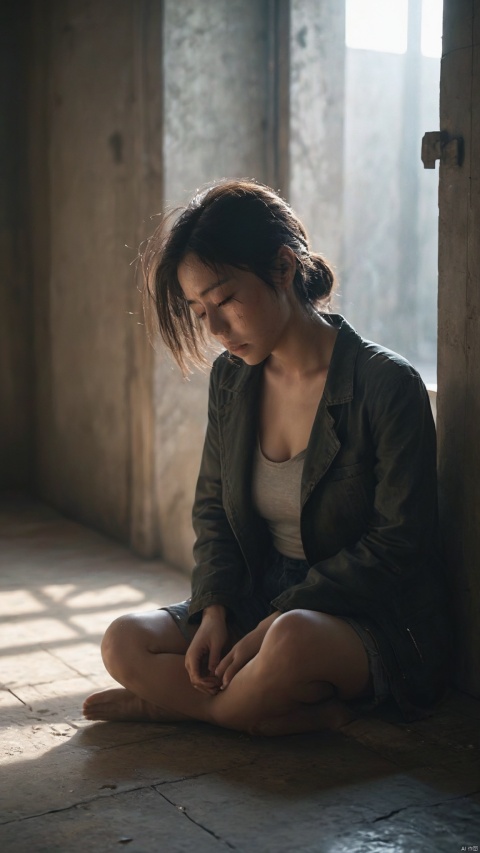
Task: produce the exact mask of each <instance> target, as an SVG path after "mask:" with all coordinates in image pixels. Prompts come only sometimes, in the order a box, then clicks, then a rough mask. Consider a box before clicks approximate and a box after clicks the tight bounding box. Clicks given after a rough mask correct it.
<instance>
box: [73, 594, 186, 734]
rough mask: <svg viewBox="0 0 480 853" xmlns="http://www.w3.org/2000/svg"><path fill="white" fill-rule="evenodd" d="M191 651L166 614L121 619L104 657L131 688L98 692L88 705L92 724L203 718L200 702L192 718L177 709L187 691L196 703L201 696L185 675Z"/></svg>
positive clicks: (111, 632)
mask: <svg viewBox="0 0 480 853" xmlns="http://www.w3.org/2000/svg"><path fill="white" fill-rule="evenodd" d="M187 648H188V643H187V641H186V640H185V639H184V638H183V637H182V635H181V633H180V631H179V630H178V628H177V626H176V624H175V622H174V621H173V619H172V618H171V616H170V615H169V614H168V613H167V612H166V611H163V610H154V611H148V612H146V613H139V614H130V615H127V616H122V617H120V618H119V619H116V620H115V622H113V623H112V624H111V625H110V627H109V628H108V629H107V631H106V632H105V636H104V638H103V641H102V657H103V661H104V664H105V667H106V669H107V671H108V672H109V673H110V675H111V676H112V678H114V679H115V680H116V681H119V682H120V684H124V685H125V687H123V688H109V689H107V690H102V691H99V692H98V693H93V694H92V695H91V696H89V697H88V698H87V699H86V700H85V702H84V705H83V713H84V716H85V717H86V718H87V719H88V720H126V721H145V722H176V721H179V720H188V719H201V717H200V716H198V714H199V713H200V709H199V708H197V707H196V703H195V702H194V703H193V705H192V707H190V705H189V703H188V702H187V703H186V707H187V709H188V710H191V712H192V713H181V712H180V711H179V710H178V709H177V707H176V706H177V701H176V697H177V694H178V693H180V694H183V693H184V692H185V688H186V692H187V693H189V694H193V696H192V699H194V700H196V699H200V697H201V694H199V693H198V691H195V690H194V689H193V688H192V687H191V685H190V681H189V679H188V676H187V673H186V671H185V652H186V650H187ZM146 685H148V689H145V686H146ZM171 694H173V702H172V701H171V699H172V695H171ZM182 698H183V696H182ZM182 704H183V705H185V702H183V703H182Z"/></svg>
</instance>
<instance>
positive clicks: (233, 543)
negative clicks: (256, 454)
mask: <svg viewBox="0 0 480 853" xmlns="http://www.w3.org/2000/svg"><path fill="white" fill-rule="evenodd" d="M217 384H218V378H217V370H216V366H215V364H214V365H213V368H212V372H211V375H210V389H209V399H208V425H207V432H206V436H205V444H204V448H203V454H202V461H201V465H200V473H199V476H198V481H197V488H196V493H195V503H194V507H193V527H194V530H195V533H196V537H197V538H196V542H195V545H194V549H193V555H194V559H195V568H194V570H193V574H192V602H191V605H190V614H191V617H193V619H194V620H195V621H199V618H200V613H201V611H202V610H203V609H204V608H206V607H209V606H210V605H214V604H221V605H223V606H224V607H225V608H228V609H229V610H232V611H235V606H236V605H237V604H238V599H239V596H240V595H241V594H242V590H243V588H244V585H245V581H246V576H247V568H246V565H245V561H244V559H243V555H242V552H241V550H240V547H239V545H238V543H237V540H236V539H235V536H234V533H233V531H232V528H231V526H230V523H229V521H228V518H227V515H226V512H225V508H224V505H223V494H222V492H223V489H222V471H221V460H220V444H219V428H218V402H217Z"/></svg>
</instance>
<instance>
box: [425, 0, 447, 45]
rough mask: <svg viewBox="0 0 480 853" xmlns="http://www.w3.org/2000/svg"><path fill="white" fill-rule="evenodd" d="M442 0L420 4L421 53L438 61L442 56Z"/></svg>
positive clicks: (426, 0) (431, 0)
mask: <svg viewBox="0 0 480 853" xmlns="http://www.w3.org/2000/svg"><path fill="white" fill-rule="evenodd" d="M442 17H443V0H423V2H422V53H423V55H424V56H431V57H432V58H433V59H439V58H440V57H441V55H442Z"/></svg>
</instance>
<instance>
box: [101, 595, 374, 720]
mask: <svg viewBox="0 0 480 853" xmlns="http://www.w3.org/2000/svg"><path fill="white" fill-rule="evenodd" d="M186 648H187V643H186V641H185V640H184V639H183V638H182V636H181V634H180V632H179V631H178V629H177V627H176V625H175V623H174V622H173V620H172V619H171V617H170V616H169V615H168V614H167V613H166V612H164V611H154V612H153V613H147V614H138V615H137V616H130V617H122V619H120V620H116V622H114V623H113V625H112V626H111V627H110V629H109V630H108V631H107V633H106V635H105V640H104V643H103V647H102V651H103V655H104V660H105V665H106V667H107V669H108V670H109V672H110V673H111V675H112V676H113V677H114V678H116V679H117V680H118V681H120V683H122V684H124V685H125V687H126V688H127V690H126V691H125V692H121V691H118V690H115V691H104V692H103V693H100V694H94V695H93V696H91V697H89V699H87V701H86V703H85V714H86V716H87V718H88V719H144V720H161V721H176V720H181V719H196V720H203V721H205V722H210V723H216V724H218V725H221V726H225V727H227V728H233V729H238V730H243V731H245V730H248V731H251V732H252V733H253V732H257V733H264V734H287V733H289V732H298V731H315V730H319V729H321V728H324V727H325V726H327V727H331V726H332V725H336V724H339V720H342V719H343V722H346V721H347V719H348V715H347V717H346V716H345V706H342V705H340V704H339V703H338V702H333V703H328V707H327V703H326V700H327V699H329V698H331V697H332V695H334V688H335V694H336V695H337V696H338V697H339V698H340V699H342V698H343V699H348V698H353V697H354V696H361V695H365V693H366V692H367V691H368V687H369V671H368V658H367V655H366V652H365V649H364V647H363V644H362V642H361V640H360V639H359V637H358V635H357V634H356V632H355V631H354V630H353V628H351V626H349V625H348V624H347V623H345V622H343V621H342V620H341V619H337V618H336V617H333V616H327V615H326V614H322V613H315V612H313V611H292V612H291V613H287V614H284V615H283V616H281V617H279V619H277V620H276V622H274V623H273V625H272V627H271V628H270V630H269V631H268V633H267V635H266V637H265V640H264V642H263V645H262V648H261V650H260V652H259V654H258V655H257V656H256V657H255V658H254V659H253V660H252V661H250V662H249V663H248V664H246V666H245V667H244V668H243V669H242V670H241V671H240V672H239V673H237V675H236V676H235V678H234V679H233V680H232V682H231V684H230V685H229V686H228V688H227V689H226V690H225V691H223V692H222V693H219V694H218V695H217V696H210V695H206V694H203V693H199V692H198V691H197V690H195V689H194V688H193V687H192V686H191V684H190V680H189V678H188V675H187V673H186V670H185V666H184V654H185V651H186ZM332 685H334V687H332ZM340 724H341V723H340Z"/></svg>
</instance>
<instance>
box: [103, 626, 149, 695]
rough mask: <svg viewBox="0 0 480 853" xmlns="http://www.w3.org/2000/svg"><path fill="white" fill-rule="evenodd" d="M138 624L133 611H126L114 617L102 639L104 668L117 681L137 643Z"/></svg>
mask: <svg viewBox="0 0 480 853" xmlns="http://www.w3.org/2000/svg"><path fill="white" fill-rule="evenodd" d="M140 633H141V632H140V626H139V625H138V619H137V616H136V614H135V613H127V614H125V615H124V616H119V617H118V619H115V620H114V621H113V622H112V623H111V625H109V626H108V628H107V630H106V631H105V634H104V636H103V639H102V644H101V653H102V659H103V663H104V665H105V669H106V670H107V672H109V673H110V675H111V676H112V677H113V678H115V679H116V680H117V681H119V680H122V679H121V678H119V676H121V675H122V674H123V673H124V671H125V668H126V666H127V665H128V664H129V661H130V660H131V657H132V652H133V650H134V648H135V647H137V646H138V643H139V639H140V638H139V634H140Z"/></svg>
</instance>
